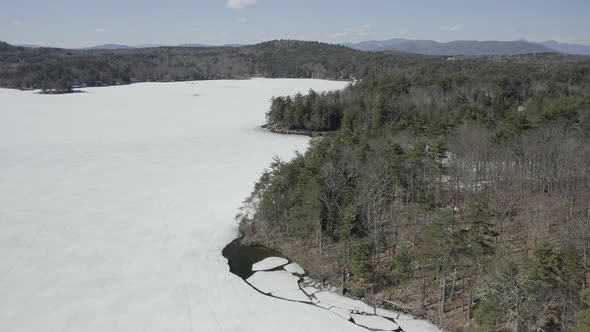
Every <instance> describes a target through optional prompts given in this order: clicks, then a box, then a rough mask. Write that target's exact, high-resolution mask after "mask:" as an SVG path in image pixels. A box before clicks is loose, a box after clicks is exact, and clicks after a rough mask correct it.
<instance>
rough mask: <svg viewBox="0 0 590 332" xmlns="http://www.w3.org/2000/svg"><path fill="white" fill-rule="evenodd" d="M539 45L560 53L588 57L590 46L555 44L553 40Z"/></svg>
mask: <svg viewBox="0 0 590 332" xmlns="http://www.w3.org/2000/svg"><path fill="white" fill-rule="evenodd" d="M541 45H543V46H545V47H547V48H550V49H552V50H556V51H558V52H561V53H567V54H578V55H590V46H588V45H581V44H564V43H559V42H556V41H555V40H548V41H546V42H542V43H541Z"/></svg>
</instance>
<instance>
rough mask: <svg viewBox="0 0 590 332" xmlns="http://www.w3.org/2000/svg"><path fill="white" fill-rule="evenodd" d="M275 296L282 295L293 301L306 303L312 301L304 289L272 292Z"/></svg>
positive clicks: (281, 296)
mask: <svg viewBox="0 0 590 332" xmlns="http://www.w3.org/2000/svg"><path fill="white" fill-rule="evenodd" d="M272 295H273V296H276V297H280V298H283V299H286V300H291V301H299V302H306V303H312V302H311V300H310V299H309V297H308V296H307V295H305V293H303V291H301V290H299V289H298V290H290V291H282V292H276V293H272Z"/></svg>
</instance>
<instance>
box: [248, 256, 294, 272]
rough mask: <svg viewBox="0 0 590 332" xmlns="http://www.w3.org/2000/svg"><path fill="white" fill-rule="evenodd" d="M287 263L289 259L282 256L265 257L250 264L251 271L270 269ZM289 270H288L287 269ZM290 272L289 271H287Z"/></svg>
mask: <svg viewBox="0 0 590 332" xmlns="http://www.w3.org/2000/svg"><path fill="white" fill-rule="evenodd" d="M287 263H289V260H287V259H286V258H282V257H267V258H265V259H263V260H261V261H260V262H258V263H254V264H252V271H266V270H272V269H275V268H277V267H279V266H283V265H285V264H287ZM287 271H289V270H287ZM289 272H290V271H289Z"/></svg>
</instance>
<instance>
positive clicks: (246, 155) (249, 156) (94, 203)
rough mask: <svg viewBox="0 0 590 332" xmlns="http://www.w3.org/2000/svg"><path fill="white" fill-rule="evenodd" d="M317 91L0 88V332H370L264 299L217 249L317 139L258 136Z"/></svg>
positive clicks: (286, 87) (248, 84) (219, 86)
mask: <svg viewBox="0 0 590 332" xmlns="http://www.w3.org/2000/svg"><path fill="white" fill-rule="evenodd" d="M344 85H345V83H342V82H329V81H319V80H266V79H256V80H247V81H246V80H244V81H209V82H182V83H154V84H152V83H146V84H134V85H130V86H121V87H109V88H95V89H86V91H87V92H88V93H79V94H71V95H60V96H47V95H39V94H34V93H33V92H20V91H14V90H2V89H0V331H11V332H18V331H35V332H38V331H100V332H104V331H126V332H127V331H361V330H363V329H361V328H360V327H357V326H355V325H353V324H351V323H349V322H347V321H345V320H343V319H342V318H340V317H339V316H337V315H334V314H331V313H329V312H327V311H326V310H322V309H320V308H317V307H314V306H311V305H305V304H300V303H292V302H289V301H281V300H277V299H274V298H271V297H268V296H264V295H262V294H260V293H258V292H257V291H256V290H254V289H253V288H252V287H249V286H248V285H247V284H246V283H245V282H244V281H243V280H242V279H240V278H239V277H238V276H235V275H233V274H231V273H230V272H229V269H228V266H227V263H226V260H225V258H224V257H223V256H222V255H221V249H222V248H223V247H224V246H225V245H226V244H227V243H229V242H230V241H231V240H233V239H234V237H235V236H236V224H235V222H234V220H233V217H234V215H235V214H236V212H237V208H238V207H239V205H240V202H241V201H242V200H243V199H244V198H245V197H246V196H247V195H248V194H249V192H250V190H251V189H252V185H253V183H254V181H255V180H256V179H257V178H258V176H259V174H260V172H261V171H262V170H263V169H264V167H266V166H267V165H268V163H269V162H270V160H271V158H272V157H273V156H274V155H276V154H278V155H280V156H282V157H284V158H289V157H291V156H292V155H293V153H294V151H295V150H300V151H303V150H304V149H305V147H306V144H307V138H305V137H300V136H285V135H277V134H270V133H267V132H265V131H263V130H261V129H259V128H258V126H260V125H261V124H263V122H264V113H265V112H266V111H267V109H268V106H269V99H270V97H271V96H273V95H285V94H293V93H296V92H303V93H304V92H306V91H307V90H308V89H310V88H313V89H316V90H320V91H321V90H332V89H338V88H342V87H343V86H344Z"/></svg>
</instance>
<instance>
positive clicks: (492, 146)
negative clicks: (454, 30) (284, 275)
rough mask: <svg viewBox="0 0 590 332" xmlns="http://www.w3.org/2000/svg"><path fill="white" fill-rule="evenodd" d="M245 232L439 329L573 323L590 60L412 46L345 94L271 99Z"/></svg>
mask: <svg viewBox="0 0 590 332" xmlns="http://www.w3.org/2000/svg"><path fill="white" fill-rule="evenodd" d="M267 120H268V122H269V125H270V126H272V127H274V128H284V129H285V130H299V131H308V132H323V133H325V132H330V134H328V135H324V136H322V137H320V138H315V139H313V140H312V143H311V145H310V147H309V149H308V150H307V151H306V152H305V153H304V154H300V155H298V156H297V157H296V158H295V159H294V160H292V161H290V162H285V161H282V160H280V159H276V160H274V161H273V162H272V164H271V165H270V167H269V168H268V170H267V171H266V172H265V173H264V174H263V175H262V177H261V178H260V180H259V182H258V183H257V184H256V186H255V188H254V190H253V192H252V194H251V196H250V197H249V198H248V199H247V200H246V201H245V202H244V206H243V208H242V210H241V212H240V214H239V215H238V216H237V219H238V220H239V221H240V229H241V231H242V232H243V233H244V234H245V235H246V241H250V242H259V243H263V244H265V245H268V246H271V247H274V248H278V249H281V250H283V251H284V252H286V253H287V254H288V255H290V256H291V257H293V258H296V259H298V260H300V261H302V262H303V263H304V264H305V265H306V267H307V269H308V270H310V271H311V272H313V273H314V274H315V275H316V276H317V277H319V278H326V279H329V280H330V281H331V282H332V283H335V284H339V285H341V286H342V288H343V290H345V291H346V292H349V293H350V294H352V295H354V296H358V297H364V298H367V299H369V300H372V301H375V302H378V303H386V304H395V306H397V307H398V308H402V309H406V310H410V311H412V312H413V313H415V314H418V315H425V316H427V317H429V318H431V319H433V320H435V321H437V322H439V323H440V324H441V325H442V326H445V327H447V328H449V329H451V330H457V331H471V330H481V331H490V330H505V331H540V330H543V331H570V330H576V331H586V330H585V328H587V325H585V324H588V321H587V318H586V317H587V313H586V311H585V310H587V309H586V308H587V306H586V304H585V303H586V302H587V301H588V299H587V298H586V297H585V295H584V294H585V292H586V289H587V280H588V276H589V275H590V273H589V271H588V257H587V256H588V253H589V250H590V247H589V245H590V179H589V175H590V174H589V173H590V169H589V165H590V145H589V144H588V139H589V138H590V62H589V61H588V59H581V60H576V61H547V59H544V58H543V57H536V56H532V55H531V56H519V57H512V58H510V57H509V58H502V59H501V60H498V59H494V58H474V59H462V60H460V61H447V60H441V59H432V58H431V59H421V60H420V61H418V62H417V63H416V64H415V65H413V66H405V67H403V68H401V69H400V70H399V71H392V72H385V73H384V74H382V75H369V76H367V77H366V78H365V79H363V80H361V81H360V82H356V83H353V84H351V85H350V86H349V87H348V88H347V89H345V90H343V91H337V92H331V93H325V94H318V93H316V92H314V91H310V92H309V94H307V95H295V96H280V97H276V98H274V99H273V101H272V106H271V109H270V111H269V112H268V114H267Z"/></svg>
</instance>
